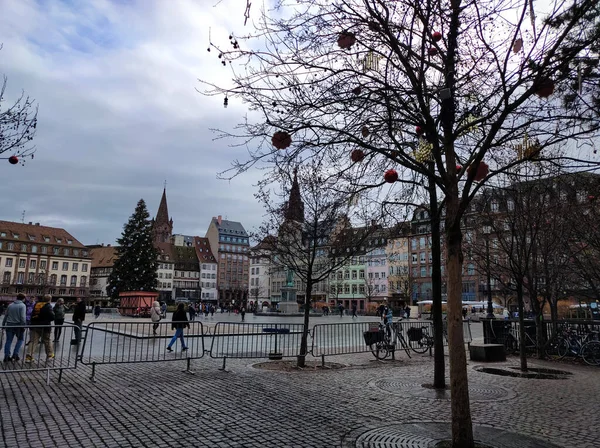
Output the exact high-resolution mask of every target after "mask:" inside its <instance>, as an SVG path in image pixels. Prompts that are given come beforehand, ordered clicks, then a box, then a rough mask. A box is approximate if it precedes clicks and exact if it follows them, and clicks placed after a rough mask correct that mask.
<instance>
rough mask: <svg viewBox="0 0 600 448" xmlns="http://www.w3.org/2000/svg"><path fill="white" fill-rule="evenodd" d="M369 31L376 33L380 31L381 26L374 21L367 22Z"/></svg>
mask: <svg viewBox="0 0 600 448" xmlns="http://www.w3.org/2000/svg"><path fill="white" fill-rule="evenodd" d="M369 29H370V30H371V31H373V32H375V33H376V32H378V31H381V26H380V25H379V23H377V22H376V21H375V20H370V21H369Z"/></svg>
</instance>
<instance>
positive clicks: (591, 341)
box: [546, 328, 600, 366]
mask: <svg viewBox="0 0 600 448" xmlns="http://www.w3.org/2000/svg"><path fill="white" fill-rule="evenodd" d="M546 354H547V355H548V356H550V357H552V358H554V359H562V358H564V357H566V356H572V357H575V358H582V359H583V361H584V362H585V363H586V364H589V365H591V366H600V338H599V336H598V332H597V331H588V332H587V333H583V334H581V333H578V332H577V331H576V330H575V329H573V328H563V329H561V330H559V332H558V333H557V334H556V335H555V336H554V337H553V338H551V340H550V341H549V343H548V347H547V349H546Z"/></svg>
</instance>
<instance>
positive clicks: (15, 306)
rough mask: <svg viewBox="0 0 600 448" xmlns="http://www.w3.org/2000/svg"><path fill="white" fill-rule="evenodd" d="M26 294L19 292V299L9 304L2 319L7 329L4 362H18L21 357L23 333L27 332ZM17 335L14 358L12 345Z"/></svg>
mask: <svg viewBox="0 0 600 448" xmlns="http://www.w3.org/2000/svg"><path fill="white" fill-rule="evenodd" d="M24 300H25V295H23V294H18V295H17V299H16V300H15V301H14V302H13V303H11V304H10V305H8V308H7V309H6V311H5V314H4V319H2V326H3V327H4V330H5V331H6V342H5V343H4V362H9V361H12V362H17V361H18V360H19V359H20V358H19V351H20V350H21V347H22V345H23V335H24V334H25V325H27V307H26V306H25V303H24V302H23V301H24ZM15 336H16V337H17V344H16V345H15V349H14V351H13V355H12V358H11V356H10V348H11V346H12V340H13V338H14V337H15Z"/></svg>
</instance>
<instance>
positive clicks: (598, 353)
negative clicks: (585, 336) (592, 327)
mask: <svg viewBox="0 0 600 448" xmlns="http://www.w3.org/2000/svg"><path fill="white" fill-rule="evenodd" d="M581 357H582V358H583V360H584V361H585V363H586V364H589V365H590V366H600V342H598V341H590V342H587V343H586V344H584V345H583V347H581Z"/></svg>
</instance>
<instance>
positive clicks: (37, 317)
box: [25, 294, 54, 362]
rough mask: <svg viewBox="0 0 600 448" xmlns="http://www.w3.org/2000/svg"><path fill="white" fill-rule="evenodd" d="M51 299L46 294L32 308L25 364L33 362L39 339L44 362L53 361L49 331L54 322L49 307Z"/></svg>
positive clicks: (50, 306) (52, 313)
mask: <svg viewBox="0 0 600 448" xmlns="http://www.w3.org/2000/svg"><path fill="white" fill-rule="evenodd" d="M51 299H52V296H51V295H50V294H46V295H45V296H43V297H42V298H41V299H40V300H39V301H38V302H37V303H36V304H35V306H34V308H33V312H32V313H31V328H30V341H31V344H30V345H29V353H28V354H27V356H26V357H25V362H33V361H34V358H33V355H34V353H35V349H36V347H37V344H38V341H39V340H40V338H41V339H42V342H43V344H44V348H45V349H46V360H50V359H54V349H53V347H52V341H51V340H50V330H51V329H52V326H51V325H52V321H53V320H54V311H52V305H50V300H51Z"/></svg>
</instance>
